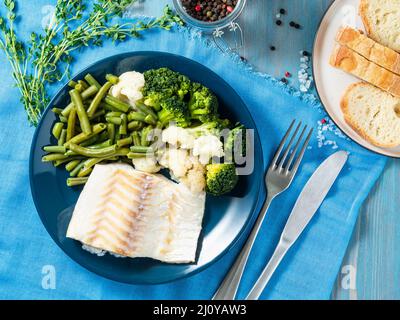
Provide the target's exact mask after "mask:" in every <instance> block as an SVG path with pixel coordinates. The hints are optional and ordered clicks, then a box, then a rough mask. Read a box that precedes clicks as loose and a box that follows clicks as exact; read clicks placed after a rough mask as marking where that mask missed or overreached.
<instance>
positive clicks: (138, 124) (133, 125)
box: [128, 121, 141, 131]
mask: <svg viewBox="0 0 400 320" xmlns="http://www.w3.org/2000/svg"><path fill="white" fill-rule="evenodd" d="M140 128H141V122H139V121H132V122H129V123H128V130H129V131H132V130H138V129H140Z"/></svg>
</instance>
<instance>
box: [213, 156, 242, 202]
mask: <svg viewBox="0 0 400 320" xmlns="http://www.w3.org/2000/svg"><path fill="white" fill-rule="evenodd" d="M206 169H207V173H206V191H207V192H208V193H211V194H212V195H214V196H219V195H222V194H225V193H228V192H230V191H232V190H233V188H234V187H235V186H236V184H237V182H238V180H239V177H238V175H237V174H236V168H235V165H234V164H232V163H213V164H209V165H207V167H206Z"/></svg>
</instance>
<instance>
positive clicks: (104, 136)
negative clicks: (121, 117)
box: [97, 130, 110, 143]
mask: <svg viewBox="0 0 400 320" xmlns="http://www.w3.org/2000/svg"><path fill="white" fill-rule="evenodd" d="M109 138H110V137H109V136H108V132H107V131H106V130H104V131H103V132H102V133H100V134H99V136H98V139H97V141H98V142H99V143H100V142H103V141H106V140H108V139H109Z"/></svg>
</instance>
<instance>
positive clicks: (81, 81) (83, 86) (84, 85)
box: [78, 80, 89, 90]
mask: <svg viewBox="0 0 400 320" xmlns="http://www.w3.org/2000/svg"><path fill="white" fill-rule="evenodd" d="M78 84H80V85H81V86H82V88H83V90H86V89H87V88H89V85H88V84H87V83H86V81H83V80H78Z"/></svg>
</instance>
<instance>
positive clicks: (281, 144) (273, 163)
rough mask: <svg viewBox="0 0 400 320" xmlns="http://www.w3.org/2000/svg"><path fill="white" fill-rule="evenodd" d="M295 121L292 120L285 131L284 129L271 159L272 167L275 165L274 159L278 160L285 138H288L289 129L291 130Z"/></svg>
mask: <svg viewBox="0 0 400 320" xmlns="http://www.w3.org/2000/svg"><path fill="white" fill-rule="evenodd" d="M295 122H296V120H293V121H292V123H291V124H290V126H289V129H287V131H286V133H285V135H284V137H283V139H282V141H281V143H280V144H279V147H278V149H277V150H276V153H275V156H274V158H273V159H272V161H271V166H272V167H273V166H275V165H276V161H277V160H278V158H279V156H280V155H281V152H282V149H283V147H284V145H285V143H286V140H287V138H288V136H289V134H290V131H292V128H293V125H294V123H295Z"/></svg>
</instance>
